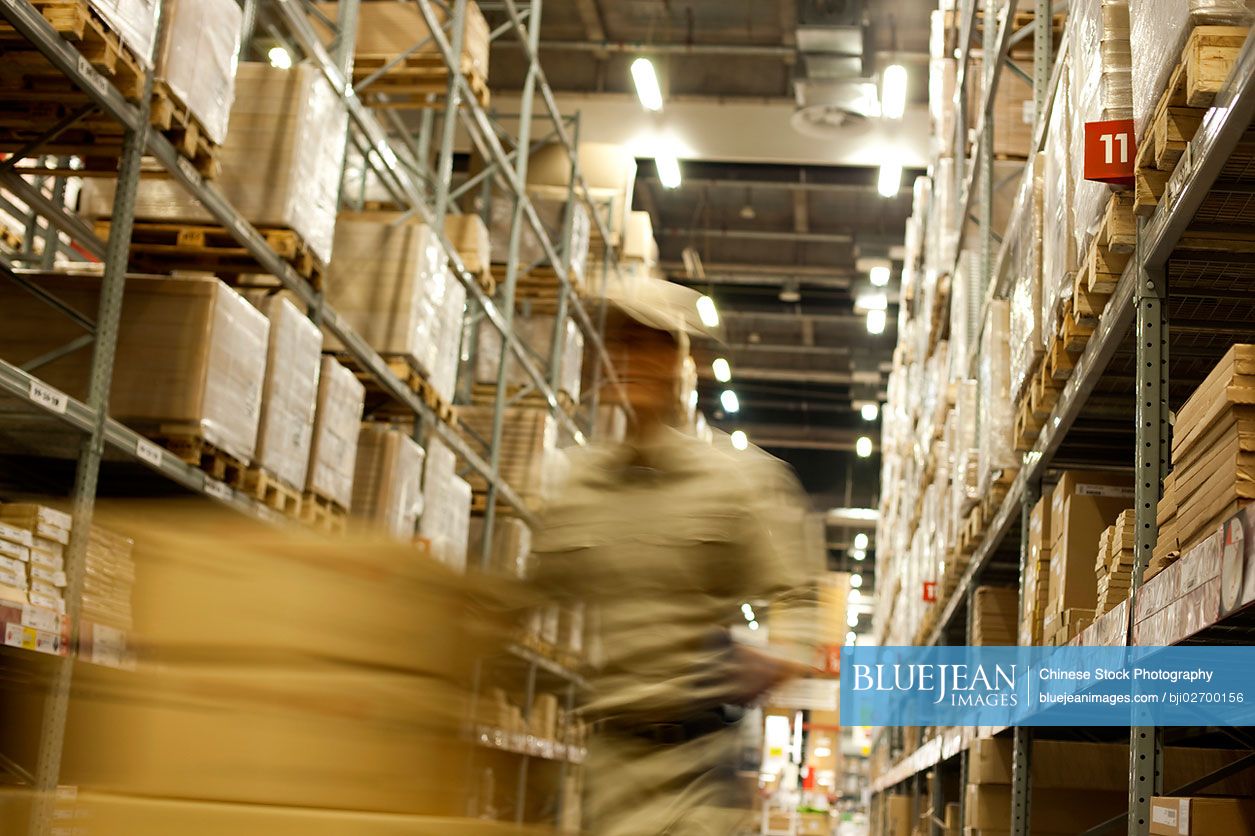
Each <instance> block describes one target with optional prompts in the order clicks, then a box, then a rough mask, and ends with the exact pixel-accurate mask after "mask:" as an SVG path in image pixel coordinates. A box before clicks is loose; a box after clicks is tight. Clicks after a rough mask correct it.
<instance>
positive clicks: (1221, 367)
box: [1172, 345, 1255, 552]
mask: <svg viewBox="0 0 1255 836" xmlns="http://www.w3.org/2000/svg"><path fill="white" fill-rule="evenodd" d="M1175 429H1176V431H1175V433H1174V435H1173V439H1172V465H1173V467H1172V476H1173V490H1174V499H1175V504H1176V515H1175V520H1174V525H1173V530H1174V531H1175V535H1176V540H1177V543H1178V544H1179V549H1180V551H1181V552H1184V551H1186V550H1188V549H1189V548H1190V547H1191V546H1193V545H1195V544H1196V543H1198V542H1200V541H1202V540H1203V539H1204V538H1205V537H1206V536H1207V535H1209V534H1211V533H1212V532H1213V531H1214V530H1215V529H1216V528H1217V527H1218V526H1219V525H1220V524H1222V523H1223V522H1224V521H1225V520H1227V519H1228V518H1229V517H1231V516H1232V515H1233V514H1235V513H1236V512H1237V511H1238V510H1239V509H1241V508H1242V507H1243V506H1245V505H1246V504H1247V503H1249V502H1250V501H1251V500H1252V499H1255V346H1251V345H1235V346H1233V347H1232V348H1231V349H1230V350H1229V352H1228V353H1227V354H1226V355H1225V356H1224V359H1222V360H1221V361H1220V363H1219V364H1218V365H1217V366H1216V368H1215V369H1213V370H1212V372H1211V374H1209V375H1208V376H1207V379H1206V380H1204V381H1203V383H1202V385H1200V386H1199V387H1198V389H1197V390H1195V392H1194V394H1193V395H1191V396H1190V399H1189V400H1188V401H1186V402H1185V405H1184V406H1182V407H1181V409H1180V410H1179V411H1178V412H1177V422H1176V428H1175Z"/></svg>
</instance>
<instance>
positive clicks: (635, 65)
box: [632, 58, 905, 110]
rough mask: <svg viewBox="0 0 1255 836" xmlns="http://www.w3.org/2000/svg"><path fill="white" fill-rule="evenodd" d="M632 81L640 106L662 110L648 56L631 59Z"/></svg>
mask: <svg viewBox="0 0 1255 836" xmlns="http://www.w3.org/2000/svg"><path fill="white" fill-rule="evenodd" d="M632 82H633V83H634V84H635V85H636V96H637V98H639V99H640V100H641V107H643V108H645V109H646V110H662V88H661V87H659V86H658V73H656V72H654V62H653V61H650V60H649V59H648V58H637V59H636V60H635V61H633V62H632ZM903 95H905V93H903Z"/></svg>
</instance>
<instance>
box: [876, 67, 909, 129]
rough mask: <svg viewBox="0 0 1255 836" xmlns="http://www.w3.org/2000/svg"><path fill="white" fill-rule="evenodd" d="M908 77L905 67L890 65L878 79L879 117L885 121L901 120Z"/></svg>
mask: <svg viewBox="0 0 1255 836" xmlns="http://www.w3.org/2000/svg"><path fill="white" fill-rule="evenodd" d="M908 81H909V76H908V75H907V73H906V67H904V66H902V65H901V64H892V65H890V66H888V67H885V71H884V74H883V75H882V76H881V78H880V115H881V116H883V117H884V118H886V119H901V118H902V116H903V114H905V113H906V90H907V84H908Z"/></svg>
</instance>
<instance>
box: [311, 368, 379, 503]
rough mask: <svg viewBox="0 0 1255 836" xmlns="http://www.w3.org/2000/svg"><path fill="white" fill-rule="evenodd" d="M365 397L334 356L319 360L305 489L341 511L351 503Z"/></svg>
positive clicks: (347, 371) (357, 382)
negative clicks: (312, 430) (319, 366)
mask: <svg viewBox="0 0 1255 836" xmlns="http://www.w3.org/2000/svg"><path fill="white" fill-rule="evenodd" d="M365 397H366V388H365V387H364V386H362V384H361V382H360V381H358V379H357V376H356V375H354V374H353V372H351V371H349V370H348V369H347V368H345V367H344V366H342V365H340V363H339V362H337V361H336V359H335V358H334V357H323V358H322V370H321V371H320V372H319V376H318V409H317V412H316V413H315V415H314V439H313V443H312V444H311V445H310V450H309V474H308V476H307V477H306V482H305V490H307V491H309V492H310V493H313V494H316V495H317V496H320V497H322V498H323V499H329V500H331V501H332V502H334V503H335V504H337V505H339V506H340V507H341V508H343V509H345V510H348V509H349V508H350V507H351V505H352V502H353V470H354V467H355V466H356V462H357V437H358V431H359V430H360V424H361V421H362V408H363V406H364V405H365Z"/></svg>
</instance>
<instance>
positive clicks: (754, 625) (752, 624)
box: [750, 621, 758, 630]
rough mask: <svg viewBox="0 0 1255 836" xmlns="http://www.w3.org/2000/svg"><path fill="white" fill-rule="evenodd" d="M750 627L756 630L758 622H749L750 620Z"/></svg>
mask: <svg viewBox="0 0 1255 836" xmlns="http://www.w3.org/2000/svg"><path fill="white" fill-rule="evenodd" d="M750 629H751V630H757V629H758V622H757V621H751V622H750Z"/></svg>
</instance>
